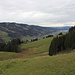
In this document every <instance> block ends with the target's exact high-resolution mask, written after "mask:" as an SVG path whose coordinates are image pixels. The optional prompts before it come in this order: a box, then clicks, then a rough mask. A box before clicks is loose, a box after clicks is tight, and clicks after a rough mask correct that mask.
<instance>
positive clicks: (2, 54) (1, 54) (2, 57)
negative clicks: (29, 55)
mask: <svg viewBox="0 0 75 75" xmlns="http://www.w3.org/2000/svg"><path fill="white" fill-rule="evenodd" d="M17 56H18V54H17V53H14V52H0V61H2V60H7V59H13V58H16V57H17Z"/></svg>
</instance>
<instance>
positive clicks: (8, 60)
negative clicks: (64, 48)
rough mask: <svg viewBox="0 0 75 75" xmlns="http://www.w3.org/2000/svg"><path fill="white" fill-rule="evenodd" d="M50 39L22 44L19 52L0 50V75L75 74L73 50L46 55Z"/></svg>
mask: <svg viewBox="0 0 75 75" xmlns="http://www.w3.org/2000/svg"><path fill="white" fill-rule="evenodd" d="M52 39H53V38H46V39H42V40H39V41H35V42H31V43H28V44H22V45H20V47H21V48H22V49H23V52H21V53H10V52H0V75H75V51H72V52H69V53H62V54H57V55H55V56H48V51H49V46H50V43H51V40H52Z"/></svg>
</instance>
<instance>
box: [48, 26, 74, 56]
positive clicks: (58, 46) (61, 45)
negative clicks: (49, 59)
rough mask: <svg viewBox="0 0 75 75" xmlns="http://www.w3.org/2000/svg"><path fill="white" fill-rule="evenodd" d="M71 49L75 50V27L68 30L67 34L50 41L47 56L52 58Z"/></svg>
mask: <svg viewBox="0 0 75 75" xmlns="http://www.w3.org/2000/svg"><path fill="white" fill-rule="evenodd" d="M72 29H73V30H72ZM72 49H75V27H72V28H70V30H69V32H68V33H67V34H65V35H61V36H57V37H55V38H54V39H53V40H52V42H51V45H50V48H49V55H50V56H52V55H55V54H57V53H58V52H60V51H63V50H72Z"/></svg>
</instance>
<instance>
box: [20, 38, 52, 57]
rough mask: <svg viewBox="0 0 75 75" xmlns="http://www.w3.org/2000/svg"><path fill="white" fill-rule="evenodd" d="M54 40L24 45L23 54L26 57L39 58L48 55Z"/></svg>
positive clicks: (47, 39)
mask: <svg viewBox="0 0 75 75" xmlns="http://www.w3.org/2000/svg"><path fill="white" fill-rule="evenodd" d="M52 39H53V37H52V38H46V39H42V40H38V41H36V42H31V43H28V44H22V45H21V46H20V47H21V48H22V49H23V50H24V51H23V52H22V53H21V54H24V56H25V57H37V56H45V55H48V52H49V46H50V43H51V41H52Z"/></svg>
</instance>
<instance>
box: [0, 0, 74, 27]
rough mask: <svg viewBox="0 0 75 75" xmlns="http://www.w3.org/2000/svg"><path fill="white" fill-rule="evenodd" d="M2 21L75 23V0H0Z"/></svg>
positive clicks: (43, 24)
mask: <svg viewBox="0 0 75 75" xmlns="http://www.w3.org/2000/svg"><path fill="white" fill-rule="evenodd" d="M0 22H17V23H18V22H19V23H26V24H30V25H32V24H34V25H42V26H57V25H59V26H63V25H74V24H75V0H0Z"/></svg>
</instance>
